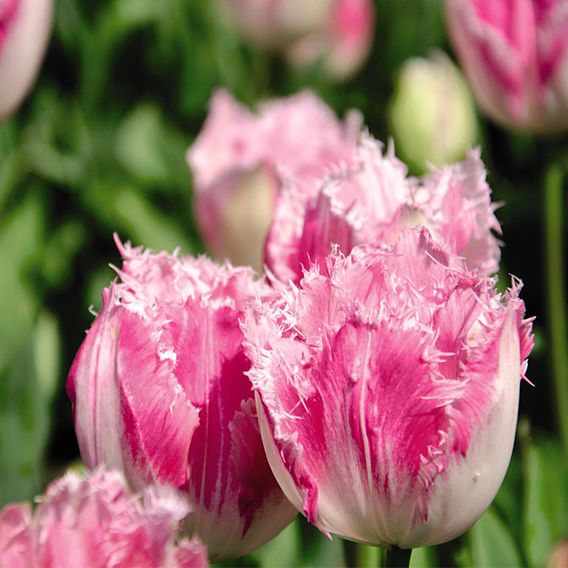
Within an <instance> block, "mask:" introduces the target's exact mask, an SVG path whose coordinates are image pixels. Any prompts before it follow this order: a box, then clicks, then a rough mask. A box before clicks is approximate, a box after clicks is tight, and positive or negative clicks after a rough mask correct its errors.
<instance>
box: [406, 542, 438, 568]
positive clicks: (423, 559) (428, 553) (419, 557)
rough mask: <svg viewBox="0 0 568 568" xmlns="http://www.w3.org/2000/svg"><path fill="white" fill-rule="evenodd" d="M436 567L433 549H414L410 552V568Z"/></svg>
mask: <svg viewBox="0 0 568 568" xmlns="http://www.w3.org/2000/svg"><path fill="white" fill-rule="evenodd" d="M436 566H438V562H437V560H436V551H435V549H434V548H432V547H428V548H426V547H424V548H415V549H414V550H413V551H412V555H411V556H410V568H435V567H436Z"/></svg>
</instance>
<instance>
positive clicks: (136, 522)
mask: <svg viewBox="0 0 568 568" xmlns="http://www.w3.org/2000/svg"><path fill="white" fill-rule="evenodd" d="M189 511H190V508H189V507H188V504H187V503H186V502H185V501H184V500H182V499H181V498H180V497H179V496H178V495H176V494H175V493H174V492H173V491H172V490H169V489H168V488H164V487H148V488H146V489H144V491H143V492H142V493H141V494H139V495H131V494H130V493H129V492H128V490H127V487H126V483H125V481H124V478H123V477H122V476H121V475H120V474H118V473H117V472H105V471H103V470H97V471H95V472H93V474H92V475H90V476H89V477H86V478H81V477H79V476H78V475H77V474H74V473H68V474H67V475H65V476H64V477H62V478H61V479H59V480H57V481H54V482H53V483H52V484H51V485H50V486H49V487H48V489H47V491H46V494H45V496H43V497H42V498H41V500H40V502H39V505H38V507H37V509H36V511H35V512H34V514H33V515H32V512H31V510H30V507H29V505H27V504H20V505H19V504H16V505H8V506H7V507H5V508H4V509H3V510H2V511H1V512H0V566H6V567H7V566H10V567H13V568H19V567H22V568H24V567H25V566H38V567H39V566H61V567H69V568H72V567H77V566H117V567H118V566H120V567H124V568H126V567H130V566H155V567H160V566H163V567H166V566H168V567H172V568H201V567H205V566H207V565H208V563H207V554H206V551H205V548H204V547H203V545H202V544H201V543H200V542H199V541H197V540H191V541H190V540H187V539H185V540H182V541H180V542H179V543H178V544H175V542H174V541H175V536H176V528H177V524H178V523H179V521H181V520H182V519H183V518H184V517H185V516H186V515H187V514H188V512H189Z"/></svg>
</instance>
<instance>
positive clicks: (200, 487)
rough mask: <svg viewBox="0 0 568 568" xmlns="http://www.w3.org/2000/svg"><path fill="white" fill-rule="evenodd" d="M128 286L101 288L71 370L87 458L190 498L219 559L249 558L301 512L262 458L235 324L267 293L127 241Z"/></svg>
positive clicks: (247, 279)
mask: <svg viewBox="0 0 568 568" xmlns="http://www.w3.org/2000/svg"><path fill="white" fill-rule="evenodd" d="M119 248H120V251H121V253H122V256H123V258H124V263H123V267H122V270H119V271H118V273H119V275H120V277H121V279H122V282H121V283H113V284H111V286H110V287H109V288H107V289H106V290H104V292H103V308H102V310H101V312H100V313H99V315H98V316H97V318H96V319H95V321H94V323H93V325H92V326H91V329H90V330H89V332H88V334H87V337H86V339H85V341H84V342H83V344H82V346H81V348H80V350H79V352H78V354H77V356H76V358H75V361H74V362H73V366H72V368H71V371H70V373H69V378H68V382H67V391H68V393H69V397H70V398H71V401H72V403H73V411H74V420H75V429H76V432H77V439H78V442H79V448H80V450H81V456H82V458H83V461H84V463H85V465H86V466H87V467H88V468H94V467H97V466H99V465H101V464H104V465H105V466H107V467H111V468H114V469H119V470H121V471H123V472H124V473H125V475H126V478H127V479H128V481H129V483H130V484H131V486H132V487H133V488H135V489H140V488H142V487H144V486H145V485H149V484H153V483H159V484H168V485H172V486H173V487H175V488H176V489H178V490H180V491H182V492H183V493H184V494H185V495H186V496H187V498H188V499H189V503H190V505H191V506H192V509H193V511H194V512H193V514H192V515H191V516H190V517H189V518H188V520H187V522H186V530H187V532H188V534H190V535H194V534H195V535H198V536H199V538H200V539H201V540H202V541H203V542H204V543H205V544H206V545H207V548H208V550H209V554H210V555H211V557H212V558H230V557H235V556H241V555H243V554H245V553H247V552H249V551H250V550H253V549H254V548H257V547H258V546H260V545H262V544H263V543H265V542H266V541H268V540H269V539H271V538H272V537H273V536H275V535H276V534H277V533H278V532H280V531H281V530H282V529H283V528H284V527H285V526H286V525H287V524H288V523H289V522H290V521H291V519H292V517H293V516H294V511H293V509H292V507H291V505H290V503H289V502H288V500H287V499H286V498H285V497H284V495H283V494H282V492H281V491H280V489H279V487H278V485H277V483H276V481H275V479H274V477H273V476H272V474H271V472H270V468H269V466H268V463H267V461H266V457H265V456H264V452H263V449H262V443H261V439H260V434H259V430H258V422H257V418H256V413H255V409H254V400H253V396H252V390H251V385H250V382H249V380H248V378H247V377H246V376H245V372H246V371H247V370H248V369H249V366H250V364H249V361H248V359H247V358H246V356H245V354H244V351H243V347H242V344H241V342H242V333H241V331H240V329H239V319H240V317H241V316H242V314H243V309H244V306H245V304H246V303H247V302H248V301H249V300H250V299H251V298H253V297H256V296H257V295H264V294H267V293H268V288H267V285H266V284H265V283H263V282H258V283H255V282H254V281H253V277H252V272H251V270H250V269H245V268H241V269H236V268H232V267H231V266H228V265H227V266H223V267H221V266H217V265H216V264H214V263H213V262H212V261H210V260H208V259H206V258H198V259H194V258H178V257H177V256H176V255H174V256H169V255H167V254H166V253H161V254H151V253H149V252H144V251H142V250H141V249H131V248H130V247H129V246H125V247H123V246H122V245H120V244H119Z"/></svg>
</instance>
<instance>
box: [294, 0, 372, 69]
mask: <svg viewBox="0 0 568 568" xmlns="http://www.w3.org/2000/svg"><path fill="white" fill-rule="evenodd" d="M374 12H375V11H374V6H373V2H372V0H335V1H334V4H333V7H332V9H331V11H330V13H329V16H328V17H327V20H326V21H325V23H323V24H322V25H321V26H320V27H319V28H318V29H316V30H314V31H312V32H311V33H309V34H307V35H306V36H304V37H302V38H300V39H298V40H296V41H295V42H294V43H292V44H291V45H290V47H289V48H288V49H287V58H288V61H289V62H290V63H291V64H292V65H294V66H300V67H304V66H309V65H314V64H318V63H319V64H321V65H322V66H323V71H324V72H325V74H326V75H328V76H329V77H330V78H332V79H335V80H344V79H347V78H349V77H350V76H351V75H353V73H355V71H357V70H358V69H359V68H360V67H361V65H362V64H363V62H364V61H365V59H366V58H367V56H368V55H369V51H370V49H371V45H372V43H373V36H374V31H375V30H374V23H375V17H374Z"/></svg>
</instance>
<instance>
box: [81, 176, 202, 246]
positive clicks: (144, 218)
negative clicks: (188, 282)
mask: <svg viewBox="0 0 568 568" xmlns="http://www.w3.org/2000/svg"><path fill="white" fill-rule="evenodd" d="M89 193H90V197H89V199H91V200H92V202H93V203H92V208H93V211H94V212H95V213H96V214H97V215H99V216H100V218H101V220H103V222H104V223H105V224H106V225H107V226H108V229H109V232H110V231H117V232H118V233H119V235H120V237H121V238H122V239H124V240H126V239H131V240H132V241H133V244H134V245H144V246H145V247H148V248H151V249H152V250H155V251H160V250H166V251H168V252H172V251H173V250H174V249H176V248H178V247H179V248H180V249H181V250H182V252H184V253H186V254H187V253H190V252H192V251H193V250H195V247H194V245H193V243H192V242H191V241H190V240H189V239H188V237H187V236H186V234H185V233H184V232H183V231H182V230H181V229H180V228H178V226H177V224H176V223H175V222H173V219H172V218H170V217H168V216H167V215H165V214H164V213H162V211H160V210H159V209H158V208H157V207H155V206H154V205H153V204H152V202H151V201H149V200H148V199H146V198H145V197H144V196H143V195H141V194H140V193H139V192H137V191H136V190H135V189H134V188H133V187H130V186H128V185H123V186H119V187H117V186H114V185H107V184H93V185H92V186H90V188H89ZM188 224H189V219H188Z"/></svg>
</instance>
